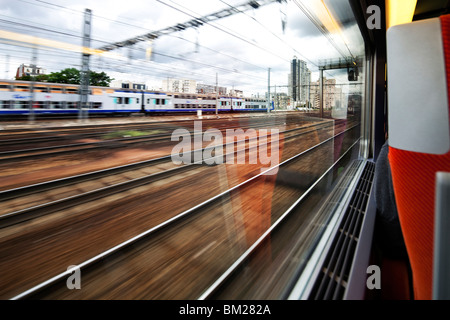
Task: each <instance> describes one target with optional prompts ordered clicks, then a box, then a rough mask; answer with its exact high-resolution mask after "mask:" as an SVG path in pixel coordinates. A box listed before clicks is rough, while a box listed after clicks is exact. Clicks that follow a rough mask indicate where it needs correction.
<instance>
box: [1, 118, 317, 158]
mask: <svg viewBox="0 0 450 320" xmlns="http://www.w3.org/2000/svg"><path fill="white" fill-rule="evenodd" d="M284 123H285V120H283V119H282V120H275V121H273V122H272V123H271V124H270V125H272V126H276V125H281V124H284ZM207 124H208V125H209V126H211V125H213V123H211V122H207ZM311 125H314V123H313V124H311ZM185 126H187V127H188V128H189V126H191V127H192V122H187V123H185ZM222 126H223V124H222ZM261 127H267V123H264V122H263V123H256V124H253V123H252V125H251V127H250V126H248V127H242V126H239V125H237V126H234V127H230V126H229V125H228V126H227V127H226V128H223V129H222V130H226V129H238V128H243V129H248V128H261ZM179 128H180V127H161V126H160V127H152V128H148V127H142V126H139V127H136V128H132V127H131V128H128V129H127V130H128V131H131V130H143V131H142V133H143V135H142V136H138V137H122V138H115V139H105V140H101V141H95V142H83V143H72V144H69V145H53V146H45V147H40V148H31V149H19V150H10V151H2V152H0V163H2V162H3V163H7V162H17V161H24V160H29V159H36V158H45V157H54V156H61V155H67V154H73V153H77V152H82V151H94V150H99V149H102V148H103V149H104V148H121V147H127V146H134V145H139V146H141V145H143V144H148V143H160V142H166V141H168V140H170V137H171V134H172V132H173V131H174V130H176V129H179ZM218 129H219V130H220V129H221V128H220V126H219V127H218ZM152 131H153V132H156V134H155V133H152ZM157 131H163V133H159V132H157ZM146 132H147V133H146ZM105 134H106V133H102V134H101V135H105ZM94 136H96V137H99V133H98V129H97V132H96V133H88V134H84V135H83V136H80V134H76V136H75V137H72V138H70V139H71V140H82V139H87V138H93V137H94ZM60 137H61V138H64V139H69V137H67V136H60ZM39 139H42V140H44V141H49V139H51V138H49V137H39V138H36V137H33V138H27V139H12V140H7V141H6V142H5V143H4V144H3V143H1V142H0V144H1V145H12V146H18V145H23V144H30V143H32V142H33V141H34V142H36V141H37V140H39Z"/></svg>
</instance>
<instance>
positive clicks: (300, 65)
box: [288, 57, 311, 107]
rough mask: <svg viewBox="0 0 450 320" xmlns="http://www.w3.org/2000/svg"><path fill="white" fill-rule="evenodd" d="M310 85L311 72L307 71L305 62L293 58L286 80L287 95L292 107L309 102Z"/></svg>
mask: <svg viewBox="0 0 450 320" xmlns="http://www.w3.org/2000/svg"><path fill="white" fill-rule="evenodd" d="M310 83H311V71H310V70H309V69H308V66H307V64H306V62H305V61H303V60H299V59H297V57H294V59H293V60H292V62H291V73H290V74H289V79H288V84H289V86H288V95H289V97H290V98H291V102H292V104H293V106H295V107H296V106H301V105H305V104H307V102H308V101H309V100H310V97H309V92H310V89H309V86H310Z"/></svg>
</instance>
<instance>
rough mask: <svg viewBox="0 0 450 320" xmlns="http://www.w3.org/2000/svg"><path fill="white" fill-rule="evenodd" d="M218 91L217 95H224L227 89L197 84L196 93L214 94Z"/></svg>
mask: <svg viewBox="0 0 450 320" xmlns="http://www.w3.org/2000/svg"><path fill="white" fill-rule="evenodd" d="M217 90H218V91H219V95H226V94H227V91H228V89H227V88H226V87H217V88H216V86H215V85H211V84H203V83H199V84H197V93H216V91H217Z"/></svg>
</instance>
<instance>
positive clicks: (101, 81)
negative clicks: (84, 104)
mask: <svg viewBox="0 0 450 320" xmlns="http://www.w3.org/2000/svg"><path fill="white" fill-rule="evenodd" d="M113 80H114V79H113V78H110V77H109V76H108V75H107V74H106V73H104V72H100V73H98V72H93V71H91V72H90V73H89V83H90V84H91V86H99V87H109V84H110V83H111V81H113Z"/></svg>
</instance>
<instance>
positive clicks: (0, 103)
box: [0, 100, 11, 109]
mask: <svg viewBox="0 0 450 320" xmlns="http://www.w3.org/2000/svg"><path fill="white" fill-rule="evenodd" d="M10 108H11V102H10V101H9V100H3V101H0V109H10Z"/></svg>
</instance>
